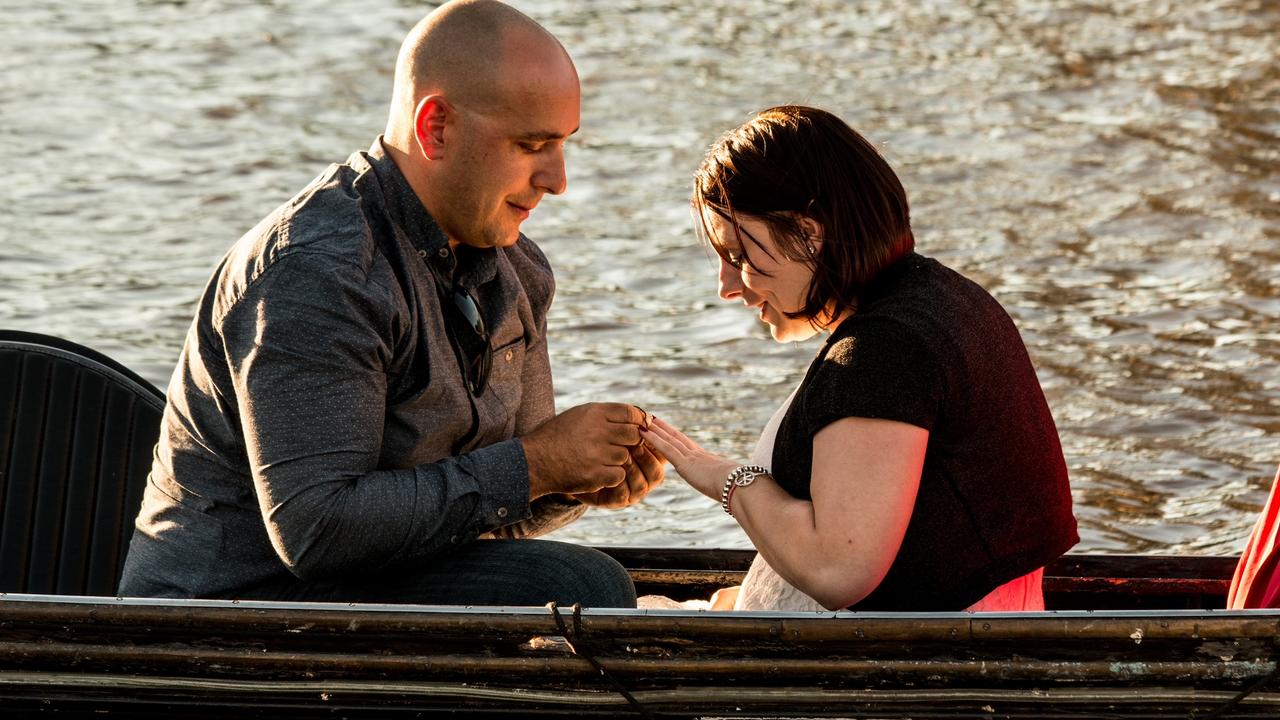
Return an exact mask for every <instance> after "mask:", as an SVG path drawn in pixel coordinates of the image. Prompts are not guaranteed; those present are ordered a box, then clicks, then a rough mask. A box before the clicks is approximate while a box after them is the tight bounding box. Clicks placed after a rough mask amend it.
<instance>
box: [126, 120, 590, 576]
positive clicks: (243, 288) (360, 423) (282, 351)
mask: <svg viewBox="0 0 1280 720" xmlns="http://www.w3.org/2000/svg"><path fill="white" fill-rule="evenodd" d="M426 263H436V264H437V268H438V271H437V272H433V271H432V270H430V269H429V268H428V267H427V265H426ZM451 275H452V277H453V278H454V282H455V283H457V284H458V285H459V286H461V287H462V288H465V289H467V290H469V291H470V292H471V293H472V295H473V296H474V297H475V298H476V300H477V302H478V303H479V306H480V308H481V311H482V313H483V316H484V320H485V323H486V325H487V328H488V331H489V335H490V348H491V349H492V356H491V371H490V376H489V381H488V384H487V386H486V387H485V389H484V391H483V393H482V394H481V395H480V396H479V397H472V396H471V393H470V392H469V391H468V390H467V387H466V383H465V382H464V379H463V375H462V373H463V370H462V365H461V364H460V362H459V359H458V356H457V355H456V354H455V349H454V345H453V344H452V343H451V342H450V337H449V335H448V332H447V330H446V327H447V326H448V323H449V320H448V319H447V318H446V317H445V315H444V313H452V312H457V310H456V308H454V307H452V306H451V303H448V304H446V305H444V306H442V303H441V301H440V293H439V292H438V288H437V282H441V280H440V279H443V278H448V277H450V276H451ZM437 278H440V279H437ZM554 289H555V282H554V279H553V277H552V274H551V267H550V265H549V264H548V263H547V260H546V257H545V256H544V255H543V254H542V251H541V250H539V249H538V247H537V246H536V245H534V244H533V242H532V241H530V240H529V239H528V238H525V237H524V236H521V237H520V239H519V241H518V242H516V244H515V245H513V246H512V247H509V248H503V249H497V250H494V249H487V250H477V249H474V248H470V247H468V246H460V247H459V248H458V251H457V252H456V253H455V252H453V251H451V250H450V249H449V244H448V241H447V239H446V238H445V236H444V234H443V233H442V232H441V230H440V228H439V227H438V226H437V225H436V224H435V222H434V221H433V220H432V219H431V217H430V216H429V215H428V214H427V212H426V210H425V209H424V208H423V206H422V203H421V202H420V201H419V200H418V198H417V196H416V195H415V194H414V193H413V190H412V189H411V188H410V187H409V185H408V182H407V181H406V180H405V179H404V176H403V175H402V174H401V173H400V171H399V169H398V168H397V167H396V166H395V163H394V162H393V161H392V160H391V159H390V158H389V157H387V156H386V154H385V152H384V151H383V149H382V146H381V141H380V140H379V141H378V142H375V143H374V146H373V147H372V148H371V149H370V151H369V152H368V153H355V154H353V155H352V156H351V157H350V158H348V160H347V162H346V163H345V164H342V165H334V166H331V167H330V168H329V169H328V170H326V171H325V172H324V173H323V174H322V175H320V177H318V178H316V179H315V180H314V181H312V183H311V184H310V185H308V186H307V187H306V188H305V189H304V190H303V191H302V192H301V193H299V194H298V195H297V196H295V197H294V198H293V199H292V200H290V201H289V202H287V203H285V204H284V205H282V206H281V207H280V208H278V209H277V210H276V211H275V212H273V213H272V214H271V215H269V216H268V217H267V218H265V219H264V220H263V221H262V222H260V223H259V224H258V225H257V227H255V228H254V229H253V230H251V231H249V232H248V233H247V234H246V235H245V236H244V237H242V238H241V239H240V240H239V241H238V242H237V243H236V244H235V245H234V246H233V247H232V248H231V250H230V251H229V252H228V253H227V255H226V256H225V257H224V258H223V260H222V262H221V264H220V265H219V266H218V268H217V270H216V272H215V273H214V275H213V278H212V280H211V281H210V283H209V285H208V287H207V288H206V289H205V292H204V295H203V296H202V298H201V300H200V303H199V308H198V311H197V314H196V318H195V321H194V322H193V324H192V326H191V329H190V331H189V332H188V334H187V338H186V342H185V345H184V347H183V350H182V355H181V357H180V359H179V361H178V367H177V369H176V370H175V371H174V375H173V378H172V380H171V381H170V384H169V390H168V405H167V407H166V409H165V414H164V425H163V428H162V430H161V436H160V442H159V444H158V446H157V448H156V454H155V462H154V465H153V467H152V471H151V477H150V481H149V483H148V486H147V489H146V494H145V497H144V500H143V505H142V510H141V513H140V514H139V516H138V520H137V526H136V530H135V532H134V536H133V540H132V542H131V544H130V547H129V556H128V559H127V561H126V564H125V570H124V577H123V580H122V581H121V588H120V591H121V593H122V594H124V595H134V596H162V597H220V596H222V597H225V596H235V595H238V594H242V593H246V592H251V591H252V590H253V589H254V588H262V587H279V585H280V584H281V583H286V582H289V581H293V580H295V578H302V579H306V580H314V579H324V580H335V579H337V580H341V579H342V578H343V577H354V576H356V575H359V574H364V573H368V572H375V571H378V570H382V569H389V568H392V567H396V566H404V565H408V564H410V563H413V562H415V561H423V560H425V559H428V558H430V557H431V556H432V555H434V554H437V553H441V552H447V551H448V548H449V547H450V546H451V545H452V544H457V543H460V542H467V541H470V540H473V539H475V538H477V537H479V536H482V535H485V534H494V535H499V536H504V537H518V536H523V535H531V534H536V533H539V532H545V531H547V530H549V529H552V528H554V527H558V526H560V525H563V524H564V523H566V522H568V521H570V520H572V519H573V518H576V517H577V516H578V515H580V514H581V513H582V512H583V510H584V508H583V506H582V505H581V504H579V503H576V502H573V501H567V500H565V499H563V498H558V497H547V498H543V499H540V500H539V501H537V502H535V503H533V505H532V507H531V505H530V502H529V475H528V467H527V465H526V464H525V458H524V452H523V449H522V447H521V445H520V443H519V441H518V440H515V439H513V438H515V437H516V436H518V435H522V434H524V433H527V432H528V431H530V430H532V429H533V428H535V427H536V426H538V425H539V424H541V423H542V422H544V421H545V420H547V419H548V418H550V417H551V416H552V414H553V413H554V402H553V395H552V388H551V372H550V362H549V360H548V357H547V344H546V317H547V309H548V307H549V306H550V304H551V297H552V294H553V293H554Z"/></svg>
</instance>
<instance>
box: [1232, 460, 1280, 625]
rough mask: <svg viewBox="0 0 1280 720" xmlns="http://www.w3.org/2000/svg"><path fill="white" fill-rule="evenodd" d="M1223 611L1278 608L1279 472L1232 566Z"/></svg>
mask: <svg viewBox="0 0 1280 720" xmlns="http://www.w3.org/2000/svg"><path fill="white" fill-rule="evenodd" d="M1227 607H1228V608H1231V609H1233V610H1243V609H1244V608H1280V470H1277V471H1276V479H1275V481H1273V482H1272V484H1271V495H1270V497H1268V498H1267V504H1266V506H1265V507H1263V508H1262V515H1260V516H1259V517H1258V522H1257V524H1255V525H1254V526H1253V533H1251V534H1250V535H1249V542H1248V543H1246V544H1245V546H1244V553H1243V554H1241V556H1240V562H1239V564H1237V565H1236V572H1235V576H1234V577H1232V578H1231V589H1230V591H1229V592H1228V593H1227Z"/></svg>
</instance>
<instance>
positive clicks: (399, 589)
mask: <svg viewBox="0 0 1280 720" xmlns="http://www.w3.org/2000/svg"><path fill="white" fill-rule="evenodd" d="M238 597H240V598H242V599H247V600H248V599H252V600H301V601H318V602H362V603H412V604H424V605H539V606H540V605H546V604H547V603H549V602H551V601H553V600H554V601H555V602H557V603H559V604H560V605H565V606H567V605H572V604H574V603H581V604H582V606H583V607H622V608H633V607H635V606H636V588H635V585H634V584H633V583H632V582H631V576H630V575H628V574H627V571H626V569H625V568H623V567H622V566H621V565H619V564H618V563H617V561H615V560H614V559H613V558H611V557H609V556H608V555H605V554H604V553H602V552H600V551H599V550H595V549H593V548H589V547H582V546H580V545H571V544H569V543H562V542H555V541H552V540H477V541H475V542H472V543H469V544H467V545H463V546H461V547H458V548H457V549H455V550H452V551H451V552H449V553H448V554H447V555H442V556H441V557H438V558H435V559H433V560H432V561H431V562H430V563H428V564H424V565H423V566H421V567H408V566H406V567H401V568H397V569H395V570H392V571H387V572H383V573H379V574H370V575H364V576H359V577H352V578H350V579H346V580H343V581H341V582H335V581H317V582H309V581H303V580H297V581H295V582H292V583H288V584H283V583H282V584H279V585H272V586H268V587H259V588H255V589H254V590H253V591H252V592H250V593H246V594H244V595H240V596H238Z"/></svg>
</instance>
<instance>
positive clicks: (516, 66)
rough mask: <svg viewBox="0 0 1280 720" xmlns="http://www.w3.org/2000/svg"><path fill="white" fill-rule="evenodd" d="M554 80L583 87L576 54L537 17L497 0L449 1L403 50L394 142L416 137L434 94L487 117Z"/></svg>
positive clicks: (390, 126) (391, 126)
mask: <svg viewBox="0 0 1280 720" xmlns="http://www.w3.org/2000/svg"><path fill="white" fill-rule="evenodd" d="M547 75H551V76H559V77H561V78H563V77H565V76H566V75H568V76H572V79H573V81H574V82H575V83H576V82H577V73H576V71H575V70H574V68H573V61H572V60H570V58H569V54H568V53H567V52H566V51H565V49H564V47H563V46H562V45H561V44H560V42H559V41H558V40H556V38H555V36H553V35H552V34H551V33H550V32H548V31H547V30H546V29H545V28H543V27H542V26H541V25H539V24H538V23H537V22H535V21H534V20H533V19H532V18H530V17H528V16H527V15H525V14H524V13H521V12H520V11H519V10H516V9H515V8H513V7H511V6H509V5H505V4H503V3H501V2H497V1H496V0H454V1H453V2H448V3H445V4H444V5H442V6H440V7H439V8H437V9H436V10H435V11H433V12H432V13H431V14H430V15H427V16H426V17H425V18H423V19H422V20H421V21H420V22H419V23H418V24H417V25H416V26H414V28H413V30H411V31H410V32H409V35H408V37H406V38H405V41H404V44H403V45H401V47H400V56H399V59H398V60H397V62H396V78H395V92H394V95H393V98H392V102H391V116H390V118H389V119H388V122H387V136H388V137H389V138H391V137H395V136H401V137H403V135H404V134H406V132H410V133H411V130H410V126H411V125H412V124H413V116H414V111H415V109H416V108H417V105H418V103H419V102H420V101H421V100H422V98H424V97H427V96H428V95H441V96H443V97H445V98H446V99H448V100H449V101H450V102H451V103H455V104H459V105H463V106H466V107H468V108H470V109H473V110H475V111H477V112H482V113H486V114H487V113H489V112H495V111H500V110H502V109H505V107H506V106H507V105H510V104H511V103H512V102H514V101H515V100H516V99H515V98H513V97H512V93H513V92H518V91H519V90H520V89H521V88H522V87H523V88H529V85H530V84H533V85H534V86H537V85H543V84H545V80H544V76H547ZM530 89H532V88H530Z"/></svg>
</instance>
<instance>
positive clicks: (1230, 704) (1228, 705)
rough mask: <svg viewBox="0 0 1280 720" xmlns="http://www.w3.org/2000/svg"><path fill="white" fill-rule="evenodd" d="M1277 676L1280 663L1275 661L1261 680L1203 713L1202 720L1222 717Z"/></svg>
mask: <svg viewBox="0 0 1280 720" xmlns="http://www.w3.org/2000/svg"><path fill="white" fill-rule="evenodd" d="M1278 676H1280V663H1276V667H1275V669H1274V670H1272V671H1271V672H1269V673H1267V674H1266V675H1264V676H1263V677H1262V679H1261V680H1258V681H1257V682H1255V683H1254V684H1252V685H1250V686H1249V687H1247V688H1245V689H1244V690H1241V691H1240V692H1239V693H1237V694H1236V696H1235V697H1233V698H1231V699H1230V700H1228V701H1226V702H1225V703H1223V704H1222V705H1221V706H1219V707H1218V708H1216V709H1214V711H1213V712H1211V713H1209V714H1208V715H1205V716H1204V720H1213V719H1214V718H1218V717H1222V715H1223V713H1225V712H1227V711H1228V710H1231V709H1232V708H1234V707H1235V706H1237V705H1239V704H1240V703H1241V702H1243V701H1244V699H1245V698H1247V697H1249V696H1250V695H1252V694H1253V693H1255V692H1257V691H1258V688H1261V687H1262V686H1263V685H1266V684H1267V683H1269V682H1271V681H1272V680H1275V679H1276V677H1278ZM1191 717H1192V718H1195V717H1196V714H1195V712H1192V713H1191Z"/></svg>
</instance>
